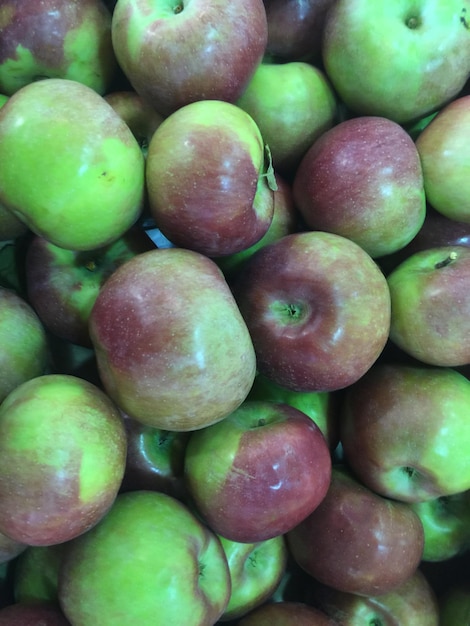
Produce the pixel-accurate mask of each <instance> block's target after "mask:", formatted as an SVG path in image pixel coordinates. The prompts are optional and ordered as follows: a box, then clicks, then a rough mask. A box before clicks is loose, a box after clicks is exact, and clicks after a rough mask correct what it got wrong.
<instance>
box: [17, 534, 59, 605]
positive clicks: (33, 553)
mask: <svg viewBox="0 0 470 626" xmlns="http://www.w3.org/2000/svg"><path fill="white" fill-rule="evenodd" d="M66 545H67V544H66V542H65V543H57V544H53V545H50V546H28V547H27V548H26V550H24V551H23V552H22V553H21V554H20V555H19V556H18V557H17V559H16V561H15V564H14V568H13V573H12V586H13V598H14V601H15V602H19V603H21V604H26V603H30V602H50V603H54V604H57V603H58V596H57V588H58V584H59V569H60V564H61V562H62V555H63V553H64V550H65V546H66Z"/></svg>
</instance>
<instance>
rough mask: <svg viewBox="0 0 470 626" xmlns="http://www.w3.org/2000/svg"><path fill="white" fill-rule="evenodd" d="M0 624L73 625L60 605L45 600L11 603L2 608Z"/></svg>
mask: <svg viewBox="0 0 470 626" xmlns="http://www.w3.org/2000/svg"><path fill="white" fill-rule="evenodd" d="M0 626H72V625H71V624H70V622H69V621H68V620H67V619H66V618H65V615H64V614H63V613H62V611H61V610H60V607H58V606H56V605H55V604H49V603H44V602H34V603H21V602H17V603H15V604H10V605H8V606H5V607H3V608H1V609H0Z"/></svg>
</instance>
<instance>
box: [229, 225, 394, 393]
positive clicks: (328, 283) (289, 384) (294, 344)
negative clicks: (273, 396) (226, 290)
mask: <svg viewBox="0 0 470 626" xmlns="http://www.w3.org/2000/svg"><path fill="white" fill-rule="evenodd" d="M234 293H235V297H236V300H237V303H238V306H239V308H240V310H241V312H242V315H243V316H244V319H245V321H246V323H247V326H248V328H249V330H250V333H251V337H252V340H253V345H254V347H255V350H256V354H257V360H258V370H259V371H260V372H261V373H262V374H264V375H265V376H267V377H268V378H270V379H271V380H273V381H274V382H275V383H277V384H278V385H281V386H283V387H286V388H288V389H290V390H293V391H333V390H338V389H341V388H344V387H346V386H348V385H351V384H352V383H353V382H355V381H356V380H358V379H359V378H360V377H361V376H362V375H363V374H364V373H365V372H366V371H367V370H368V369H369V368H370V367H371V365H372V364H373V363H374V362H375V360H376V359H377V358H378V356H379V355H380V353H381V352H382V349H383V348H384V346H385V344H386V341H387V338H388V332H389V324H390V294H389V290H388V285H387V282H386V279H385V277H384V275H383V274H382V272H381V271H380V269H379V268H378V266H377V264H376V263H375V262H374V261H373V260H372V258H371V257H370V256H369V255H368V254H367V253H366V252H365V251H364V250H363V249H362V248H360V247H359V246H358V245H357V244H355V243H354V242H353V241H351V240H349V239H346V238H344V237H341V236H339V235H335V234H331V233H325V232H320V231H316V232H313V231H310V232H298V233H293V234H291V235H287V236H285V237H282V238H281V239H280V240H278V241H276V242H274V243H271V244H269V245H267V246H265V247H263V248H262V249H261V250H258V251H257V252H256V253H255V254H254V255H253V256H252V257H251V259H250V261H249V263H248V264H247V265H246V266H245V268H244V271H243V273H242V274H241V275H240V278H239V280H238V281H237V282H236V284H235V285H234Z"/></svg>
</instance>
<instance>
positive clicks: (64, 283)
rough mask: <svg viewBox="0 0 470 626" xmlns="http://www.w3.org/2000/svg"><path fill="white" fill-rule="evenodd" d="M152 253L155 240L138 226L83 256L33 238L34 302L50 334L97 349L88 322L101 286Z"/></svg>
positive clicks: (30, 279)
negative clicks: (144, 254)
mask: <svg viewBox="0 0 470 626" xmlns="http://www.w3.org/2000/svg"><path fill="white" fill-rule="evenodd" d="M152 249H155V245H154V243H153V242H152V240H151V239H150V237H148V236H147V235H146V234H145V232H144V231H143V230H142V229H140V228H137V227H136V228H131V229H130V230H129V231H128V232H127V233H125V234H124V235H123V236H122V237H120V238H119V239H118V240H117V241H114V242H113V243H111V244H109V245H107V246H104V247H103V248H99V249H96V250H88V251H82V252H78V251H74V250H66V249H65V248H61V247H59V246H56V245H54V244H53V243H51V242H50V241H48V240H47V239H46V238H44V237H40V236H39V235H36V236H33V237H32V239H31V241H30V243H29V245H28V250H27V252H26V258H25V279H26V291H27V295H28V302H30V303H31V305H32V306H33V308H34V310H35V311H36V313H37V315H38V316H39V318H40V319H41V321H42V323H43V324H44V326H45V327H46V328H47V329H48V330H49V331H50V332H52V333H54V334H55V335H57V336H58V337H61V338H62V339H65V340H67V341H70V342H72V343H76V344H78V345H81V346H84V347H91V340H90V335H89V332H88V318H89V316H90V311H91V309H92V307H93V304H94V303H95V300H96V297H97V295H98V293H99V291H100V289H101V287H102V286H103V284H104V283H105V281H106V279H107V278H108V277H109V276H110V275H111V274H112V273H113V272H114V270H115V269H116V268H117V267H119V266H120V265H122V264H123V263H124V262H125V261H127V260H128V259H131V258H132V257H134V256H135V255H136V254H140V253H142V252H147V251H148V250H152Z"/></svg>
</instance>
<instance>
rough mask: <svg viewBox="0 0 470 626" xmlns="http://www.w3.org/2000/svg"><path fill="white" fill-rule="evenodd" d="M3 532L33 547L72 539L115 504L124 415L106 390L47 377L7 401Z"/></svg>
mask: <svg viewBox="0 0 470 626" xmlns="http://www.w3.org/2000/svg"><path fill="white" fill-rule="evenodd" d="M0 457H1V458H0V503H1V507H0V508H1V511H0V532H3V533H4V534H6V535H7V536H9V537H11V538H12V539H15V540H16V541H20V542H22V543H25V544H28V545H51V544H56V543H61V542H64V541H68V540H70V539H72V538H73V537H76V536H78V535H79V534H81V533H83V532H86V531H87V530H88V529H90V528H91V527H92V526H93V525H94V524H96V523H97V522H98V521H99V520H100V519H101V517H102V516H103V515H105V513H106V512H107V511H108V510H109V508H110V506H111V505H112V503H113V501H114V499H115V497H116V495H117V493H118V490H119V487H120V484H121V480H122V476H123V474H124V467H125V461H126V435H125V432H124V426H123V423H122V418H121V416H120V414H119V412H118V410H117V408H116V407H115V406H114V404H113V403H112V402H111V400H110V399H109V398H108V397H107V396H106V395H105V394H104V392H103V391H101V389H99V388H98V387H96V386H95V385H92V384H91V383H89V382H87V381H85V380H82V379H80V378H77V377H74V376H67V375H59V374H47V375H44V376H39V377H36V378H34V379H32V380H29V381H27V382H25V383H22V384H21V385H19V386H18V387H17V388H16V389H14V390H13V391H12V392H11V393H10V394H9V395H8V396H7V397H6V398H5V400H4V401H3V403H2V404H1V406H0Z"/></svg>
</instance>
